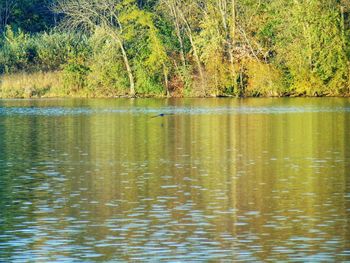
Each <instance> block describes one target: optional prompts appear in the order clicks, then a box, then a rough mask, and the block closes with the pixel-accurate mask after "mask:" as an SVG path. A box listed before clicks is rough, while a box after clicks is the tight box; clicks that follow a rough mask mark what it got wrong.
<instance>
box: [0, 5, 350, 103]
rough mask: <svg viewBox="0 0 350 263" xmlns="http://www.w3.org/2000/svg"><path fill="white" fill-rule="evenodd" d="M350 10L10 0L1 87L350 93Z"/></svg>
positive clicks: (4, 18)
mask: <svg viewBox="0 0 350 263" xmlns="http://www.w3.org/2000/svg"><path fill="white" fill-rule="evenodd" d="M25 5H26V6H27V7H26V8H27V9H23V6H25ZM43 6H44V9H43ZM39 7H40V8H39ZM28 10H31V13H30V12H29V11H28ZM43 10H44V11H43ZM349 14H350V1H348V0H340V1H339V0H308V1H301V0H267V1H260V0H148V1H145V0H143V1H142V0H138V1H136V0H57V1H49V0H46V1H40V0H32V1H30V0H24V1H17V0H6V1H2V2H1V3H0V34H1V37H0V74H1V77H0V78H1V80H0V97H45V96H46V97H49V96H51V97H57V96H60V97H62V96H78V97H82V96H84V97H85V96H87V97H118V96H159V97H161V96H174V97H183V96H195V97H209V96H215V97H216V96H237V97H245V96H347V95H349V93H350V80H349V78H350V64H349V58H350V50H349V41H350V34H349V33H350V30H349V25H350V23H349V22H350V16H349ZM28 16H29V17H28ZM28 21H29V22H28Z"/></svg>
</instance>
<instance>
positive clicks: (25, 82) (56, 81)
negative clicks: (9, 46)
mask: <svg viewBox="0 0 350 263" xmlns="http://www.w3.org/2000/svg"><path fill="white" fill-rule="evenodd" d="M260 73H261V71H260ZM272 76H273V75H267V74H266V75H262V74H260V75H259V74H256V75H254V77H251V79H250V84H249V85H248V86H247V89H246V91H245V93H243V94H241V96H242V97H301V96H310V97H312V96H314V97H321V96H344V97H345V96H349V95H350V93H349V91H346V90H345V89H344V90H343V92H342V93H328V92H326V91H327V88H323V89H320V88H314V89H313V90H314V91H315V93H306V92H304V91H305V90H306V89H304V90H303V92H300V88H299V90H297V89H290V88H283V87H282V86H281V85H282V83H278V82H275V83H274V82H273V81H274V80H273V79H272ZM95 84H96V83H95V82H93V81H92V82H91V83H89V84H86V85H84V86H81V87H79V86H77V85H75V84H74V82H73V83H70V82H69V80H67V76H66V74H65V72H64V71H52V72H34V73H13V74H4V75H0V98H54V97H55V98H56V97H91V98H99V97H100V98H106V97H125V96H129V94H128V89H118V88H115V87H109V88H106V87H101V86H100V87H99V86H93V85H95ZM262 84H264V85H265V86H263V87H262V86H261V85H262ZM305 85H306V84H305ZM306 87H307V88H308V90H312V89H311V88H310V87H309V86H308V85H306ZM321 90H323V91H324V92H320V91H321ZM168 95H170V96H171V97H217V96H232V97H237V96H238V95H237V94H234V93H232V94H219V93H215V91H213V92H212V93H211V94H208V95H205V96H203V94H201V93H200V89H199V88H198V87H197V89H193V91H192V92H190V91H186V90H172V91H171V92H170V93H169V94H168ZM166 96H167V94H166V93H165V92H158V93H150V94H147V93H142V91H141V92H138V91H137V90H136V97H166Z"/></svg>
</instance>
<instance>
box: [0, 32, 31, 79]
mask: <svg viewBox="0 0 350 263" xmlns="http://www.w3.org/2000/svg"><path fill="white" fill-rule="evenodd" d="M34 53H35V51H34V48H33V42H32V41H31V39H30V37H29V35H28V34H25V33H24V32H23V31H21V30H18V32H14V31H13V30H12V28H11V27H10V26H8V27H7V28H6V30H5V32H4V34H3V38H2V41H1V49H0V71H1V72H15V71H19V70H26V69H28V67H29V64H30V63H31V62H32V60H33V56H34Z"/></svg>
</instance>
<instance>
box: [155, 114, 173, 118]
mask: <svg viewBox="0 0 350 263" xmlns="http://www.w3.org/2000/svg"><path fill="white" fill-rule="evenodd" d="M168 115H174V113H161V114H158V115H156V116H152V117H151V119H153V118H158V117H164V116H168Z"/></svg>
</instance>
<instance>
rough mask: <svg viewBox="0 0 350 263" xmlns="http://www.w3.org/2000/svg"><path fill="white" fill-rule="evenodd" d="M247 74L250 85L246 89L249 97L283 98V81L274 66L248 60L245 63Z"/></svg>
mask: <svg viewBox="0 0 350 263" xmlns="http://www.w3.org/2000/svg"><path fill="white" fill-rule="evenodd" d="M244 66H245V68H246V74H247V76H248V84H247V87H246V90H245V92H246V94H245V95H247V96H270V97H277V96H282V95H283V94H282V93H283V90H285V89H284V88H283V86H284V85H283V79H282V74H281V72H280V71H279V70H277V69H276V68H274V67H273V66H272V65H269V64H266V63H263V62H260V61H256V60H248V61H245V62H244Z"/></svg>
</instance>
